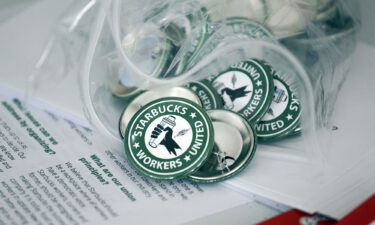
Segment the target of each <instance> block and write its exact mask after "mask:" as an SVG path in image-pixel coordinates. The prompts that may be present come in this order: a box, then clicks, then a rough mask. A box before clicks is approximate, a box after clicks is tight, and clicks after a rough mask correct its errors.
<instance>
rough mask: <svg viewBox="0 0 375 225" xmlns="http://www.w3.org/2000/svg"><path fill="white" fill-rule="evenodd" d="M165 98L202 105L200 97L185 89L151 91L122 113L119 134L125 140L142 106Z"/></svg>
mask: <svg viewBox="0 0 375 225" xmlns="http://www.w3.org/2000/svg"><path fill="white" fill-rule="evenodd" d="M165 97H180V98H185V99H187V100H190V101H192V102H194V103H196V104H197V105H199V106H201V105H202V103H201V101H200V99H199V97H198V96H197V95H196V94H195V93H194V92H192V91H191V90H189V89H187V88H184V87H173V88H161V89H153V90H150V91H145V92H143V93H139V94H138V96H137V97H135V98H134V99H133V100H132V101H131V102H130V103H129V104H128V105H127V106H126V107H125V109H124V110H123V112H122V113H121V116H120V120H119V133H120V136H121V138H122V139H123V138H124V137H125V129H126V126H127V125H128V124H129V121H130V119H131V118H132V117H133V116H134V114H135V113H136V112H137V111H138V110H139V109H140V108H142V106H144V105H146V104H148V103H150V102H152V101H154V100H157V99H159V98H165Z"/></svg>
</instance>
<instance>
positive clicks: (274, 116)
mask: <svg viewBox="0 0 375 225" xmlns="http://www.w3.org/2000/svg"><path fill="white" fill-rule="evenodd" d="M274 85H275V91H274V96H273V99H272V104H271V106H270V107H269V109H268V111H267V113H266V115H265V116H264V117H263V118H262V120H261V121H260V122H259V123H258V124H256V125H255V130H256V132H257V135H258V140H259V141H271V140H275V139H281V138H283V137H285V136H286V135H287V134H289V133H291V132H293V131H294V130H295V129H296V128H297V126H298V124H299V118H300V116H301V108H300V103H299V100H298V99H297V97H296V96H295V94H294V93H293V92H292V91H291V90H290V87H289V85H288V84H287V83H286V82H285V81H284V80H283V79H281V78H280V77H278V76H275V77H274Z"/></svg>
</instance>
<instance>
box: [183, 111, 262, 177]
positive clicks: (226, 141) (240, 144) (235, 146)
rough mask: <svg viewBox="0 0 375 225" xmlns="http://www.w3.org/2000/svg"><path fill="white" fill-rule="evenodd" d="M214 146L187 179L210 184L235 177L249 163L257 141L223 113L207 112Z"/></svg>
mask: <svg viewBox="0 0 375 225" xmlns="http://www.w3.org/2000/svg"><path fill="white" fill-rule="evenodd" d="M207 113H208V115H209V116H210V118H211V120H212V123H213V127H214V132H215V145H214V149H213V151H212V153H211V155H210V157H209V158H208V159H207V161H206V162H205V163H204V164H203V166H202V167H200V168H199V169H198V170H197V171H195V172H193V173H192V174H190V175H189V176H188V177H189V178H190V179H192V180H194V181H196V182H200V183H214V182H219V181H223V180H226V179H228V178H230V177H233V176H235V175H236V174H238V173H240V172H241V171H242V170H244V169H245V168H246V166H247V165H248V164H249V163H250V161H251V160H252V158H253V156H254V154H255V151H256V143H257V138H256V134H255V132H254V130H253V128H252V127H251V125H250V124H249V123H248V122H247V121H246V120H245V119H244V118H242V117H241V116H239V115H238V114H236V113H233V112H230V111H227V110H209V111H207Z"/></svg>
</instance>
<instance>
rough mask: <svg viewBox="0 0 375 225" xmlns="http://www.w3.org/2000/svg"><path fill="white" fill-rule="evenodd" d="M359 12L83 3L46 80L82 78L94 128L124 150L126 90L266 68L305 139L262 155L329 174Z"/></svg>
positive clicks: (71, 16) (260, 4)
mask: <svg viewBox="0 0 375 225" xmlns="http://www.w3.org/2000/svg"><path fill="white" fill-rule="evenodd" d="M355 6H356V4H355V2H354V1H349V0H348V1H345V0H341V1H340V0H336V1H333V0H315V1H311V0H283V1H280V0H266V1H262V0H246V1H245V0H222V1H213V0H205V1H193V0H180V1H175V0H158V1H155V0H142V1H126V0H112V1H104V0H103V1H80V2H75V3H74V4H73V6H72V8H71V9H70V10H69V11H68V12H67V16H65V17H64V18H62V19H61V24H59V25H58V26H57V29H56V32H55V35H54V38H53V39H52V40H53V41H52V42H51V43H50V44H49V45H48V46H47V48H46V51H45V54H44V56H43V57H42V60H41V61H40V63H39V64H38V67H37V69H38V73H37V74H38V76H44V75H46V76H47V75H48V73H47V72H46V70H45V69H46V68H48V67H49V66H51V65H55V66H54V67H53V68H54V70H56V68H58V67H56V64H59V65H60V68H61V69H60V70H58V71H61V72H62V73H61V74H60V76H58V75H57V76H56V77H55V78H53V79H52V81H53V82H56V81H58V80H59V79H61V78H62V77H64V76H66V75H67V74H72V75H73V76H77V78H78V79H79V82H80V86H81V98H82V100H83V102H84V108H85V111H86V116H87V118H88V119H89V120H90V122H91V123H92V124H93V125H94V126H95V127H96V128H97V129H98V130H99V131H100V132H102V133H103V134H104V135H106V136H107V137H109V138H111V139H112V140H113V141H122V140H121V139H120V137H119V135H118V120H119V118H120V114H121V112H122V110H123V108H124V107H125V106H126V104H127V103H128V102H127V101H124V100H122V99H119V98H115V97H114V96H113V89H114V87H116V85H118V84H119V83H120V84H121V85H122V86H124V87H125V89H124V95H125V96H131V94H132V93H133V91H134V90H138V89H152V88H158V87H166V86H177V85H182V84H184V83H187V82H190V81H195V80H201V79H204V78H207V77H208V76H210V75H213V74H217V73H219V72H221V71H223V70H225V69H226V68H228V67H229V66H230V65H232V64H234V63H237V62H240V61H242V60H245V59H248V58H257V59H261V60H264V61H266V62H267V63H268V64H270V65H272V67H273V68H274V70H275V71H277V73H278V74H279V75H280V76H282V77H283V79H285V80H286V82H287V83H288V84H289V85H290V86H291V89H292V90H293V92H294V93H295V94H296V95H297V96H298V98H299V100H300V105H301V108H302V114H301V118H300V124H301V130H302V132H301V135H299V136H298V137H294V138H289V139H285V140H282V141H278V142H272V143H269V144H264V145H262V146H260V151H259V153H257V154H258V155H259V157H272V158H274V159H275V160H285V161H286V162H287V163H304V164H305V163H312V164H315V163H318V164H319V165H321V164H323V165H324V157H323V156H322V151H324V150H325V146H324V143H325V141H327V140H328V139H329V135H326V132H329V131H330V130H331V129H332V124H331V121H332V114H333V112H334V105H335V101H336V97H337V95H338V93H339V90H340V87H341V86H342V83H343V82H344V81H345V77H346V76H347V69H348V66H349V65H350V55H351V54H352V52H353V50H354V47H355V43H356V39H355V33H356V30H357V29H358V25H359V20H358V12H357V10H356V8H355ZM57 59H58V60H57ZM56 62H58V63H56ZM61 62H63V63H61ZM67 68H68V71H67V70H66V69H67ZM55 75H56V73H55ZM34 80H36V82H38V79H37V78H36V79H34Z"/></svg>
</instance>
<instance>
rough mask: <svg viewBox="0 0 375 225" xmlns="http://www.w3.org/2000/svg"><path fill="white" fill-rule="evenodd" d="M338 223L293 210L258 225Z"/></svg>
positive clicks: (327, 224) (330, 224)
mask: <svg viewBox="0 0 375 225" xmlns="http://www.w3.org/2000/svg"><path fill="white" fill-rule="evenodd" d="M336 223H337V222H336V221H335V220H329V219H327V218H325V217H322V216H318V215H311V214H307V213H304V212H301V211H299V210H297V209H292V210H290V211H288V212H285V213H283V214H280V215H278V216H276V217H273V218H271V219H269V220H266V221H264V222H261V223H259V224H258V225H333V224H336Z"/></svg>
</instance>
